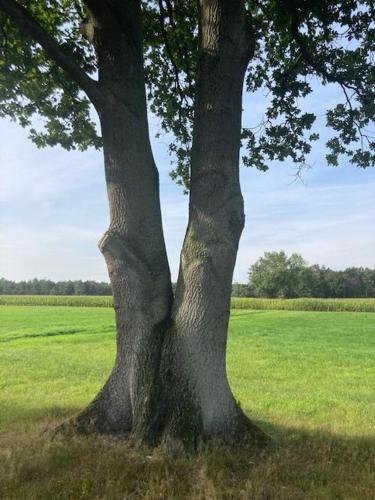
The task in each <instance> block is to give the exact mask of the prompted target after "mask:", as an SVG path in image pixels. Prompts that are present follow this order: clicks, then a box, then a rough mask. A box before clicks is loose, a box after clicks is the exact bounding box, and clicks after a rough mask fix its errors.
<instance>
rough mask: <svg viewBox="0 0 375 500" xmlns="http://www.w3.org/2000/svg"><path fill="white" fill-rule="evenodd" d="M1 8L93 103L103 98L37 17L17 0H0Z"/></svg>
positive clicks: (94, 83) (93, 81) (91, 80)
mask: <svg viewBox="0 0 375 500" xmlns="http://www.w3.org/2000/svg"><path fill="white" fill-rule="evenodd" d="M0 10H2V11H3V12H4V13H5V14H6V15H8V16H9V17H10V18H11V19H12V21H13V22H14V23H16V24H17V25H18V26H19V27H20V28H21V29H22V30H23V31H24V32H25V33H27V34H28V35H29V36H31V37H32V38H33V39H34V40H35V41H36V42H38V43H39V44H40V45H41V46H42V48H43V49H44V50H45V52H46V53H47V55H48V57H50V58H51V59H52V60H53V61H54V62H55V63H56V64H57V65H58V66H60V68H61V69H63V70H64V71H66V73H67V74H68V75H69V76H70V77H71V78H72V79H73V80H74V81H75V82H76V83H78V85H79V86H80V87H81V88H82V90H83V91H84V92H86V94H87V96H88V97H89V99H90V100H91V101H92V103H93V104H97V103H98V102H99V101H100V98H101V92H100V89H99V85H98V83H97V82H96V81H95V80H93V79H92V78H90V77H89V76H88V75H87V74H86V73H85V72H84V71H83V70H82V68H80V67H79V65H78V64H77V62H76V61H75V60H74V57H73V56H72V55H71V54H68V53H67V52H66V51H65V50H63V49H62V47H61V46H60V45H59V44H58V43H57V41H56V40H55V39H54V38H53V37H52V36H51V35H50V34H49V33H48V32H47V31H46V30H45V29H44V28H42V26H41V25H40V24H39V23H38V21H37V20H36V19H34V17H33V16H32V15H31V14H30V13H29V12H28V11H27V10H26V9H25V8H24V7H23V6H21V5H19V4H18V2H16V1H15V0H0Z"/></svg>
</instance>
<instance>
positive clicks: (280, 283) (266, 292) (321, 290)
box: [237, 251, 375, 298]
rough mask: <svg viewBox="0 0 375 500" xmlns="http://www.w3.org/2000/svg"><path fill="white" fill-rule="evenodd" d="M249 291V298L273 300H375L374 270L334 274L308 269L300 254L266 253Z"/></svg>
mask: <svg viewBox="0 0 375 500" xmlns="http://www.w3.org/2000/svg"><path fill="white" fill-rule="evenodd" d="M243 286H244V285H243ZM248 291H249V295H248V296H256V297H270V298H276V297H281V298H290V297H316V298H350V297H352V298H368V297H375V269H368V268H363V267H350V268H347V269H345V270H343V271H333V270H332V269H329V268H327V267H325V266H319V265H313V266H308V265H307V263H306V262H305V260H304V259H303V258H302V257H301V256H300V255H298V254H292V255H291V256H290V257H288V256H287V255H286V254H285V252H282V251H281V252H265V254H264V256H263V257H261V258H260V259H258V260H257V261H256V262H255V263H254V264H253V265H252V266H251V268H250V271H249V285H248ZM237 296H240V295H237Z"/></svg>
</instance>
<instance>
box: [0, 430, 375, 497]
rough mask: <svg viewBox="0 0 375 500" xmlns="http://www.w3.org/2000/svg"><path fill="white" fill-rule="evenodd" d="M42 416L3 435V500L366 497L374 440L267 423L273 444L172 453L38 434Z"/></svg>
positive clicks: (373, 485)
mask: <svg viewBox="0 0 375 500" xmlns="http://www.w3.org/2000/svg"><path fill="white" fill-rule="evenodd" d="M55 424H56V423H55V422H52V421H49V422H44V423H43V424H39V425H36V426H34V427H33V428H32V429H28V430H27V431H23V432H19V431H17V432H12V431H11V432H7V433H2V435H1V442H2V447H1V451H0V477H1V481H0V498H4V499H21V498H22V499H24V500H28V499H38V500H39V499H52V498H53V499H78V498H79V499H81V498H92V499H94V498H95V499H111V500H112V499H113V500H115V499H124V498H132V499H133V498H134V499H143V498H147V499H156V498H159V499H160V498H163V499H185V498H186V499H227V498H228V499H232V498H233V499H237V498H239V499H241V498H243V499H254V500H256V499H301V500H302V499H332V498H337V499H349V498H350V499H361V500H362V499H363V500H366V499H368V500H370V499H372V498H373V492H374V489H375V475H374V474H373V472H374V470H373V469H372V465H373V460H374V455H373V451H371V450H374V449H375V447H374V445H375V442H374V440H372V441H371V440H365V439H360V438H357V439H354V438H353V439H349V438H340V437H337V436H336V437H334V436H332V435H329V434H325V433H323V432H322V433H319V432H310V433H309V432H306V431H303V430H299V429H290V428H286V427H285V428H282V427H279V428H276V427H275V428H273V429H272V430H271V429H270V430H271V432H272V433H273V435H274V436H275V437H276V444H275V445H274V446H273V447H267V448H266V449H264V450H261V449H259V448H255V447H251V446H245V447H238V448H232V449H230V448H224V447H223V448H219V449H216V450H215V451H212V450H211V451H210V450H207V451H205V452H202V453H200V454H199V455H196V456H182V455H181V456H177V457H176V456H171V455H167V454H164V453H162V452H161V451H160V450H156V451H155V450H150V449H148V448H143V449H135V448H133V447H131V446H129V444H128V443H127V442H126V441H125V440H121V439H111V438H108V437H107V438H99V439H98V438H95V439H94V438H92V437H74V438H71V439H54V440H51V439H49V438H46V437H45V436H44V437H43V436H42V434H41V431H42V430H44V429H45V428H46V425H47V426H48V427H49V428H51V427H53V426H54V425H55Z"/></svg>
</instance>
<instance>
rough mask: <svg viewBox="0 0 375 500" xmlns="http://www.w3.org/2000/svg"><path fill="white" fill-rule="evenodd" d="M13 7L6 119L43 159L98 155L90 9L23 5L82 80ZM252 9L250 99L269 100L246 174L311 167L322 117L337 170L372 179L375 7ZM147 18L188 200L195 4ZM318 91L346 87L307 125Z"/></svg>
mask: <svg viewBox="0 0 375 500" xmlns="http://www.w3.org/2000/svg"><path fill="white" fill-rule="evenodd" d="M8 3H9V2H6V1H5V0H4V1H3V2H0V28H1V43H0V116H10V117H11V118H12V119H15V120H17V121H18V122H19V123H20V124H21V125H22V126H23V127H28V128H29V129H30V137H31V139H32V140H33V141H34V142H35V143H36V144H37V145H38V146H39V147H44V146H53V145H56V144H60V145H61V146H63V147H64V148H66V149H72V148H79V149H86V148H87V147H89V146H94V147H100V144H101V140H100V137H98V134H97V131H96V129H95V124H94V122H93V120H92V119H91V118H90V104H89V100H88V99H87V98H86V97H85V95H84V92H83V90H84V91H86V90H87V89H86V88H84V87H85V85H84V83H82V82H85V81H86V80H85V78H87V77H89V76H91V77H93V76H95V75H96V73H97V65H96V59H95V56H94V52H93V50H92V47H91V46H90V44H89V42H88V41H87V40H86V39H85V38H84V37H83V36H82V29H81V26H82V23H83V22H84V21H85V20H86V17H87V15H88V11H87V9H86V7H85V5H86V4H87V2H84V1H81V0H62V1H60V2H57V1H56V0H38V1H34V2H28V1H26V0H19V1H18V2H17V3H16V4H15V5H23V6H24V7H25V8H26V10H27V12H28V13H29V14H31V15H32V17H33V19H34V20H36V21H37V23H39V25H40V26H41V27H42V28H43V29H44V30H45V32H46V33H47V34H49V35H50V37H51V38H52V39H53V41H54V42H55V44H56V46H57V47H58V48H60V49H61V52H62V54H64V55H65V57H66V58H67V59H68V60H69V61H70V62H72V64H74V65H75V67H76V69H77V68H78V72H79V73H80V75H79V76H80V77H78V78H77V77H76V75H75V74H74V72H73V73H68V72H66V68H65V71H64V69H61V68H62V65H61V62H60V63H59V62H58V61H57V60H56V58H53V56H52V55H49V56H48V55H47V52H46V51H45V50H44V49H42V48H41V46H40V45H39V44H38V43H36V41H35V40H34V39H33V38H32V37H31V35H30V34H28V33H29V31H28V30H27V29H24V26H22V23H20V22H19V19H17V16H14V15H12V16H9V12H7V9H6V7H5V4H8ZM11 3H12V2H11ZM13 3H14V2H13ZM112 4H115V2H111V5H112ZM246 4H247V9H248V13H249V24H250V25H251V29H252V32H253V33H254V38H255V40H254V42H255V47H256V49H255V54H254V57H253V58H252V60H251V62H250V65H249V69H248V75H247V90H248V91H249V92H251V93H254V92H257V96H256V97H254V98H256V99H258V98H259V96H260V95H264V94H265V93H266V94H267V98H266V101H265V103H266V112H265V117H264V121H263V122H262V124H261V125H260V126H259V127H256V128H255V129H254V128H249V127H248V126H246V127H245V128H244V130H243V139H244V145H246V155H245V157H244V158H243V161H244V163H245V165H248V166H254V167H256V168H258V169H261V170H266V169H267V168H268V162H269V161H270V160H281V161H283V160H292V161H293V162H295V163H297V164H298V165H300V166H301V165H303V164H305V162H306V161H307V160H308V155H309V153H310V150H311V146H312V143H313V142H314V141H316V140H317V139H318V135H317V133H316V132H315V131H314V130H313V125H314V121H315V119H316V115H317V114H319V115H322V114H324V113H325V114H326V122H327V126H328V127H329V128H330V129H332V131H333V136H332V137H330V138H329V140H328V142H327V162H328V163H329V164H331V165H338V163H339V156H340V155H343V154H345V155H347V156H349V158H350V161H351V162H352V163H353V164H355V165H358V166H360V167H362V168H365V167H368V166H372V165H374V159H375V156H374V148H375V144H374V136H373V135H372V133H371V130H370V129H371V127H372V126H373V123H372V120H373V119H374V111H375V109H374V108H375V104H374V102H375V99H374V84H375V78H374V67H373V54H374V48H375V36H374V33H375V30H374V23H373V21H374V13H373V5H372V1H371V0H361V1H354V0H342V1H340V2H334V1H329V2H327V1H322V0H319V1H314V2H313V1H311V0H304V1H302V2H295V1H294V0H267V1H265V2H259V1H258V0H247V1H246ZM112 7H113V8H115V7H116V6H115V5H112ZM112 7H111V8H112ZM142 8H143V32H144V54H145V75H146V84H147V96H148V100H149V105H150V109H151V111H152V112H153V113H154V114H155V115H156V116H157V117H158V119H159V120H160V126H161V131H164V132H165V133H167V136H168V140H169V139H170V141H169V142H170V145H169V150H170V153H171V154H172V156H173V162H174V169H173V171H172V173H171V175H172V177H173V178H174V179H175V180H176V181H177V183H179V184H181V185H183V186H185V188H186V189H188V187H189V177H190V174H189V165H190V149H191V143H192V135H193V118H194V111H193V110H194V97H195V87H196V81H197V62H198V59H199V53H198V31H199V28H198V24H199V23H198V12H197V2H195V0H188V1H182V0H157V1H156V0H144V1H143V2H142ZM319 82H320V84H323V85H327V84H330V85H336V86H338V87H339V88H340V90H341V95H342V100H341V102H337V103H334V104H333V107H332V108H331V109H329V110H325V109H322V110H317V113H316V114H315V113H306V112H304V111H302V109H301V101H302V100H303V99H304V98H305V97H306V96H308V95H309V94H310V93H311V92H312V91H313V87H315V88H316V86H317V85H318V84H319ZM86 83H87V82H86ZM89 93H90V92H89ZM91 99H92V97H91ZM38 117H39V119H38ZM35 123H37V124H38V126H37V127H36V126H35Z"/></svg>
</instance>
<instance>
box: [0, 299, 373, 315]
mask: <svg viewBox="0 0 375 500" xmlns="http://www.w3.org/2000/svg"><path fill="white" fill-rule="evenodd" d="M0 305H8V306H11V305H16V306H68V307H112V297H111V296H107V295H106V296H100V295H95V296H88V295H81V296H79V295H0ZM232 309H255V310H285V311H337V312H339V311H340V312H375V298H372V299H371V298H370V299H314V298H300V299H257V298H248V297H233V298H232Z"/></svg>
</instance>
